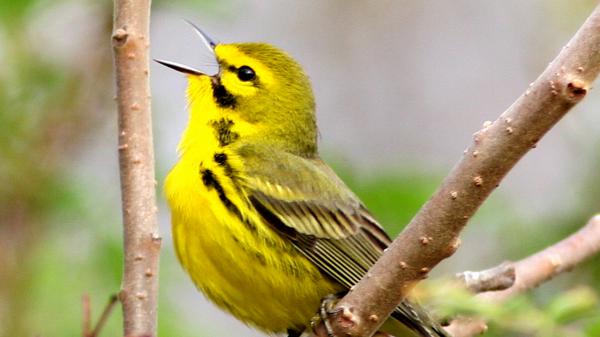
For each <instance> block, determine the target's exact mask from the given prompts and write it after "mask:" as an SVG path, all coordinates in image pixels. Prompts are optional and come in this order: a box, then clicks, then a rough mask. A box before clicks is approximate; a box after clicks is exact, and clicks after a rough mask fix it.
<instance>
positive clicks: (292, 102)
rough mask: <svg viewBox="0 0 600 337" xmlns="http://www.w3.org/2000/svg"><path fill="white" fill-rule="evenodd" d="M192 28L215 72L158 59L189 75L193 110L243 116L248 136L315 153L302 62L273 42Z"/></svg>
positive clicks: (311, 101)
mask: <svg viewBox="0 0 600 337" xmlns="http://www.w3.org/2000/svg"><path fill="white" fill-rule="evenodd" d="M193 27H194V29H195V30H196V31H197V32H198V34H199V35H200V36H201V37H202V39H203V42H204V43H205V45H206V46H207V48H209V49H210V51H211V52H212V53H213V54H214V57H215V60H216V62H217V64H218V71H217V73H216V74H214V75H209V74H205V73H203V72H201V71H199V70H197V69H194V68H191V67H188V66H184V65H181V64H177V63H173V62H167V61H161V60H157V62H159V63H161V64H163V65H165V66H168V67H170V68H173V69H175V70H177V71H179V72H183V73H185V74H187V75H188V79H189V84H188V98H189V100H190V105H191V107H190V109H191V113H192V114H200V115H202V114H206V113H207V112H206V110H212V111H215V112H216V113H217V114H218V115H220V116H222V117H225V118H230V119H235V120H239V119H241V120H242V121H244V123H247V124H248V125H249V127H248V128H249V129H253V130H252V132H249V134H248V135H246V140H250V141H252V140H253V139H257V140H260V141H261V142H263V143H264V142H268V143H269V145H271V146H279V147H282V149H283V150H286V151H289V152H295V153H297V154H299V155H304V156H311V155H314V154H316V150H317V127H316V119H315V103H314V97H313V92H312V88H311V85H310V82H309V80H308V77H307V76H306V74H305V73H304V71H303V70H302V68H301V67H300V65H299V64H298V63H297V62H296V61H295V60H294V59H293V58H292V57H290V56H289V55H288V54H287V53H285V52H284V51H282V50H280V49H278V48H276V47H274V46H272V45H269V44H266V43H231V44H222V43H216V42H214V41H213V40H212V39H210V38H209V37H207V36H206V34H204V33H203V32H202V31H201V30H200V29H198V28H197V27H195V26H193ZM196 105H197V106H196ZM194 117H195V116H192V118H191V119H190V123H194V122H195V121H197V122H199V123H203V122H206V119H205V118H202V117H201V116H198V117H200V118H194ZM205 117H206V118H208V116H205ZM250 133H251V134H252V135H250ZM241 136H242V137H244V135H241Z"/></svg>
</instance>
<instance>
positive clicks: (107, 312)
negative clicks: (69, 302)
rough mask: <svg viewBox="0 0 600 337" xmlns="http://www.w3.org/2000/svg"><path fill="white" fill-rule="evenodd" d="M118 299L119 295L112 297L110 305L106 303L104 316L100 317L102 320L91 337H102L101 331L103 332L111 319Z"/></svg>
mask: <svg viewBox="0 0 600 337" xmlns="http://www.w3.org/2000/svg"><path fill="white" fill-rule="evenodd" d="M118 299H119V298H118V297H117V295H112V296H111V297H110V298H109V299H108V303H106V306H104V310H103V311H102V315H100V318H99V319H98V323H96V326H95V327H94V331H92V333H91V335H90V337H98V336H99V335H100V331H102V328H103V327H104V325H105V324H106V321H107V320H108V317H110V313H111V312H112V310H113V309H114V308H115V304H117V300H118Z"/></svg>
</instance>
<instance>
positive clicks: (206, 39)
mask: <svg viewBox="0 0 600 337" xmlns="http://www.w3.org/2000/svg"><path fill="white" fill-rule="evenodd" d="M185 22H187V24H189V25H190V26H191V27H192V29H193V30H194V31H195V32H196V34H198V36H200V39H202V43H204V45H205V46H206V48H207V49H208V50H209V51H210V52H211V53H212V54H213V56H214V55H215V47H216V46H217V43H216V42H215V40H213V39H212V38H211V37H210V36H208V35H207V34H206V33H204V32H203V31H202V29H200V28H199V27H198V26H196V25H195V24H194V23H192V22H191V21H188V20H185ZM154 61H156V62H158V63H160V64H162V65H163V66H166V67H169V68H171V69H174V70H176V71H178V72H180V73H184V74H189V75H206V74H205V73H203V72H201V71H200V70H198V69H194V68H192V67H189V66H186V65H183V64H181V63H177V62H171V61H165V60H159V59H154Z"/></svg>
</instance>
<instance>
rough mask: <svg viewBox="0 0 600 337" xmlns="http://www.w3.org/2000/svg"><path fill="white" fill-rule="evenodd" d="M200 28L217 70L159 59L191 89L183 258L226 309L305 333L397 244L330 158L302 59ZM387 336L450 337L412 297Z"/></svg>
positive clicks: (178, 203)
mask: <svg viewBox="0 0 600 337" xmlns="http://www.w3.org/2000/svg"><path fill="white" fill-rule="evenodd" d="M194 27H195V26H194ZM195 29H196V31H197V32H198V34H199V35H200V36H201V37H202V39H203V42H204V43H205V44H206V45H207V47H208V49H209V50H210V51H211V52H213V54H214V56H215V58H216V62H217V63H218V67H219V70H218V73H217V74H215V75H207V74H204V73H202V72H200V71H198V70H196V69H193V68H191V67H187V66H184V65H181V64H177V63H173V62H167V61H158V60H157V61H158V62H160V63H162V64H164V65H166V66H168V67H170V68H173V69H175V70H178V71H180V72H183V73H185V74H187V75H188V81H189V85H188V88H187V97H188V100H189V114H190V115H189V122H188V125H187V128H186V130H185V132H184V133H183V136H182V138H181V142H180V144H179V148H178V152H179V161H178V162H177V164H176V165H175V166H174V167H173V169H172V170H171V172H170V173H169V175H168V177H167V179H166V182H165V194H166V198H167V200H168V203H169V206H170V208H171V213H172V225H173V237H174V240H175V248H176V251H177V256H178V258H179V260H180V262H181V264H182V265H183V267H184V268H185V270H186V271H187V272H188V273H189V275H190V276H191V278H192V280H193V281H194V283H195V284H196V286H197V287H198V288H199V289H200V290H201V291H202V292H203V293H204V294H205V295H206V296H207V297H208V298H209V299H211V300H212V301H213V302H214V303H216V304H217V305H218V306H220V307H221V308H223V309H224V310H227V311H229V312H230V313H231V314H233V315H234V316H236V317H237V318H238V319H240V320H241V321H243V322H245V323H247V324H249V325H251V326H254V327H256V328H259V329H261V330H264V331H267V332H270V333H277V332H287V333H288V335H289V336H299V335H300V334H301V332H302V331H303V330H304V329H305V328H306V326H307V325H308V324H310V322H311V318H312V317H314V316H315V314H316V313H317V311H318V309H319V307H320V303H321V300H322V299H323V298H324V297H325V296H327V295H329V294H340V293H343V292H345V291H347V290H348V289H349V288H350V287H351V286H352V285H354V284H355V283H357V282H358V281H359V280H360V279H361V277H362V276H363V275H364V274H365V273H366V272H367V270H368V269H369V267H370V266H371V265H373V264H374V263H375V261H376V260H377V258H378V257H379V256H380V255H381V254H382V252H383V250H384V249H385V248H386V247H387V246H388V244H389V243H390V238H389V237H388V235H387V234H386V233H385V232H384V230H383V228H382V227H381V226H380V225H379V224H378V223H377V221H376V220H375V219H374V218H373V216H372V215H371V214H370V213H369V211H368V210H367V209H366V208H365V207H364V206H363V204H362V203H361V201H360V200H359V199H358V198H357V197H356V196H355V195H354V194H353V193H352V191H350V189H349V188H348V187H346V185H345V184H344V183H343V182H342V181H341V180H340V179H339V178H338V177H337V176H336V174H335V173H334V172H333V171H332V170H331V169H330V168H329V167H328V166H327V164H325V163H324V162H323V161H322V160H321V159H320V158H319V154H318V151H317V126H316V122H315V103H314V99H313V93H312V89H311V86H310V83H309V80H308V78H307V76H306V75H305V74H304V72H303V70H302V69H301V67H300V66H299V65H298V63H296V61H294V60H293V59H292V58H291V57H290V56H288V55H287V54H286V53H285V52H283V51H281V50H279V49H277V48H275V47H273V46H271V45H268V44H264V43H236V44H217V43H215V42H213V40H211V39H210V38H209V37H207V36H206V35H205V34H203V33H202V32H201V31H200V30H199V29H198V28H197V27H195ZM398 322H400V323H402V324H399V323H398ZM406 327H408V328H409V329H406ZM398 329H400V330H398ZM382 330H385V331H387V332H390V333H392V334H396V335H397V337H400V336H406V335H417V336H445V334H444V332H443V330H442V329H441V328H440V327H439V325H437V324H435V323H434V322H433V321H432V320H431V319H430V318H429V317H428V315H427V314H425V313H424V312H423V311H422V310H421V309H420V308H419V307H418V306H417V305H416V304H413V303H411V302H409V301H404V302H403V303H401V304H400V305H399V306H398V308H397V309H396V311H395V312H394V313H393V315H392V318H390V319H389V320H388V321H387V322H386V324H385V325H384V327H383V328H382Z"/></svg>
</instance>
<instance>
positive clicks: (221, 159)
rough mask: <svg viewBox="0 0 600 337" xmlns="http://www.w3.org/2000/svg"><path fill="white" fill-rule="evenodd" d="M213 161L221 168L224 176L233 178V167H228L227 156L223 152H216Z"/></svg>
mask: <svg viewBox="0 0 600 337" xmlns="http://www.w3.org/2000/svg"><path fill="white" fill-rule="evenodd" d="M214 160H215V163H217V164H218V165H219V166H221V167H222V168H223V170H224V171H225V175H226V176H228V177H229V178H233V167H231V165H229V162H228V161H227V154H225V153H223V152H217V153H215V155H214Z"/></svg>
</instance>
